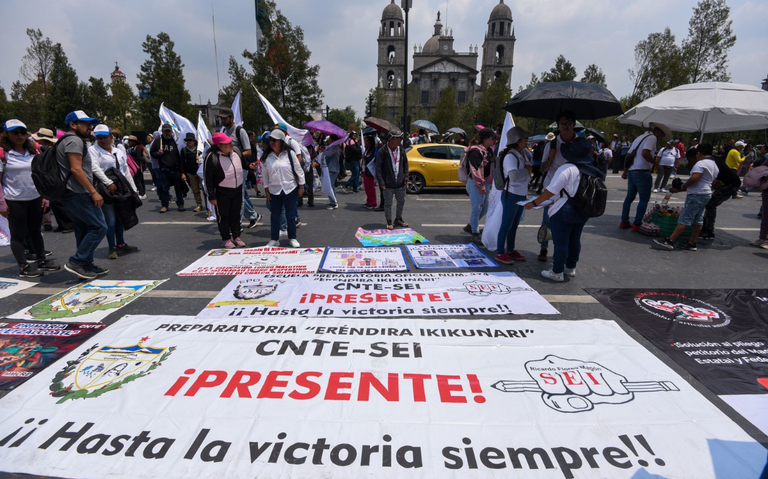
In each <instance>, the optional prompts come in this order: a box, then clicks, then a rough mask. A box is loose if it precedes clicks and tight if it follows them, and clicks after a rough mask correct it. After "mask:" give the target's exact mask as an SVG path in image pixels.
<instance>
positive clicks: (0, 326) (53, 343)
mask: <svg viewBox="0 0 768 479" xmlns="http://www.w3.org/2000/svg"><path fill="white" fill-rule="evenodd" d="M105 326H106V325H105V324H82V323H60V324H57V323H19V322H15V321H0V389H13V388H15V387H17V386H18V385H19V384H21V383H23V382H24V381H26V380H27V379H29V378H31V377H32V376H33V375H35V374H37V373H38V372H40V371H42V370H43V369H44V368H46V367H47V366H49V365H51V364H52V363H53V362H55V361H56V360H57V359H59V358H60V357H62V356H64V355H65V354H67V353H68V352H70V351H72V350H73V349H75V347H77V346H78V345H80V343H82V342H83V341H85V340H86V339H88V338H89V337H91V336H92V335H93V334H94V333H96V332H98V331H101V329H102V328H104V327H105Z"/></svg>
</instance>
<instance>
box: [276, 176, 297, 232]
mask: <svg viewBox="0 0 768 479" xmlns="http://www.w3.org/2000/svg"><path fill="white" fill-rule="evenodd" d="M270 196H271V201H270V203H271V205H272V207H271V208H272V214H271V215H270V226H271V228H270V239H272V240H275V241H277V240H279V239H280V215H281V213H282V210H283V208H285V219H286V221H287V222H288V224H287V226H288V239H296V214H297V212H298V208H299V188H298V187H296V188H294V189H293V190H292V191H291V192H289V193H285V192H283V193H280V194H279V195H275V194H272V195H270Z"/></svg>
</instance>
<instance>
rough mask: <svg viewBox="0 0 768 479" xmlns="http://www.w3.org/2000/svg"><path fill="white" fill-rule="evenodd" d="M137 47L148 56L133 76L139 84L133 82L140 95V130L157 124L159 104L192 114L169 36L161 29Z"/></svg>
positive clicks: (178, 57)
mask: <svg viewBox="0 0 768 479" xmlns="http://www.w3.org/2000/svg"><path fill="white" fill-rule="evenodd" d="M141 47H142V49H143V50H144V53H146V54H147V55H149V58H147V59H146V60H144V63H143V64H142V65H141V72H140V73H139V74H138V75H137V77H138V80H139V83H138V84H137V85H136V88H138V90H139V97H140V100H139V101H138V105H137V109H138V114H139V121H140V124H141V125H142V129H144V130H146V131H154V130H155V129H156V128H157V127H158V125H159V123H160V119H159V117H158V111H159V110H160V104H161V103H165V106H166V107H168V108H170V109H171V110H173V111H175V112H176V113H178V114H180V115H182V116H185V117H187V118H190V117H196V114H195V110H194V108H193V107H192V106H191V105H190V101H191V97H190V95H189V91H187V88H186V86H185V82H184V64H183V63H182V62H181V57H180V56H179V55H178V54H177V53H176V52H175V51H174V50H173V47H174V43H173V41H172V40H171V37H170V36H169V35H168V34H167V33H164V32H160V33H159V34H158V35H157V37H156V38H155V37H152V36H151V35H147V39H146V40H145V41H144V42H142V43H141ZM192 121H194V120H192Z"/></svg>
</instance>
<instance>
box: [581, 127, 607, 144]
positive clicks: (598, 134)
mask: <svg viewBox="0 0 768 479" xmlns="http://www.w3.org/2000/svg"><path fill="white" fill-rule="evenodd" d="M586 132H587V136H589V135H592V136H594V137H595V140H596V141H597V142H599V143H607V141H605V137H604V136H603V133H602V132H600V131H597V130H595V129H594V128H587V130H586Z"/></svg>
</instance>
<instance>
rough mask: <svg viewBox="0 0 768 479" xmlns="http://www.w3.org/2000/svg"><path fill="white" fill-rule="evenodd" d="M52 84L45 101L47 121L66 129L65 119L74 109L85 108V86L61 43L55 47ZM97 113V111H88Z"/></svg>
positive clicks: (89, 113) (48, 123)
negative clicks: (78, 77) (81, 83)
mask: <svg viewBox="0 0 768 479" xmlns="http://www.w3.org/2000/svg"><path fill="white" fill-rule="evenodd" d="M49 78H50V85H49V87H48V95H46V97H47V98H46V101H45V117H44V118H45V122H46V124H47V125H55V126H57V127H59V128H61V129H64V130H66V129H67V128H66V127H67V125H65V124H64V119H65V118H66V116H67V114H68V113H69V112H71V111H74V110H82V109H83V87H82V86H81V85H80V82H79V81H78V79H77V72H75V69H74V68H73V67H72V65H70V64H69V59H67V55H66V54H65V53H64V49H62V48H61V45H60V44H58V43H57V44H56V46H55V47H54V55H53V66H52V67H51V75H50V77H49ZM86 113H87V114H88V115H95V114H96V112H86Z"/></svg>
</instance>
